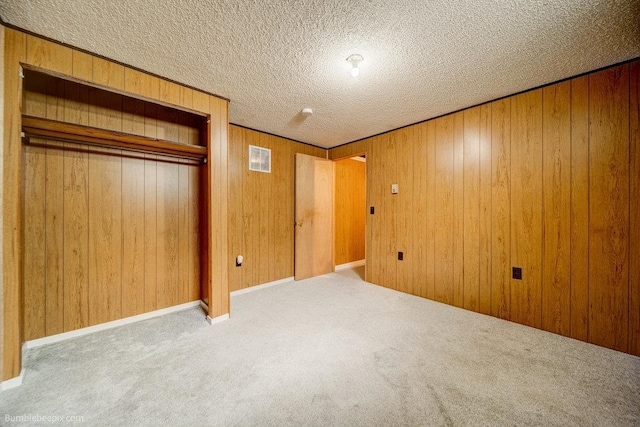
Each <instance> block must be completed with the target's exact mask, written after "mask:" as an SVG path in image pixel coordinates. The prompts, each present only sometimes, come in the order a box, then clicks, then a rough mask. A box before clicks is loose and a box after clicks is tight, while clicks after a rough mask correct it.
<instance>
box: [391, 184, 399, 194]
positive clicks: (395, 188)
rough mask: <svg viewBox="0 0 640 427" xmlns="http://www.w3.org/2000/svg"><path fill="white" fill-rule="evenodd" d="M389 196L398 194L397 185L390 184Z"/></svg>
mask: <svg viewBox="0 0 640 427" xmlns="http://www.w3.org/2000/svg"><path fill="white" fill-rule="evenodd" d="M391 194H398V184H391Z"/></svg>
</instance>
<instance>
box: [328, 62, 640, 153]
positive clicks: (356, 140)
mask: <svg viewBox="0 0 640 427" xmlns="http://www.w3.org/2000/svg"><path fill="white" fill-rule="evenodd" d="M638 60H640V56H638V57H635V58H631V59H627V60H626V61H622V62H617V63H615V64H611V65H606V66H604V67H600V68H596V69H595V70H591V71H586V72H584V73H580V74H576V75H575V76H571V77H567V78H564V79H560V80H556V81H553V82H549V83H545V84H542V85H540V86H535V87H532V88H530V89H525V90H521V91H520V92H515V93H512V94H510V95H505V96H501V97H499V98H495V99H490V100H489V101H484V102H481V103H479V104H474V105H470V106H468V107H464V108H460V109H458V110H454V111H450V112H448V113H444V114H440V115H439V116H433V117H429V118H428V119H424V120H420V121H419V122H415V123H410V124H408V125H404V126H400V127H397V128H393V129H389V130H386V131H384V132H380V133H376V134H374V135H370V136H365V137H363V138H358V139H354V140H353V141H349V142H345V143H343V144H340V145H336V146H335V147H331V148H327V150H333V149H334V148H338V147H343V146H345V145H349V144H354V143H356V142H360V141H364V140H366V139H369V138H375V137H376V136H380V135H385V134H387V133H391V132H395V131H397V130H400V129H404V128H408V127H411V126H415V125H419V124H421V123H425V122H428V121H429V120H435V119H439V118H440V117H445V116H448V115H449V114H455V113H459V112H460V111H464V110H468V109H470V108H475V107H479V106H481V105H485V104H489V103H491V102H495V101H500V100H501V99H505V98H509V97H512V96H516V95H520V94H523V93H526V92H530V91H532V90H537V89H543V88H545V87H548V86H551V85H555V84H558V83H562V82H566V81H567V80H571V79H577V78H578V77H583V76H586V75H589V74H593V73H597V72H600V71H604V70H608V69H609V68H614V67H618V66H620V65H625V64H630V63H632V62H634V61H638Z"/></svg>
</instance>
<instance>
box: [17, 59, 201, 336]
mask: <svg viewBox="0 0 640 427" xmlns="http://www.w3.org/2000/svg"><path fill="white" fill-rule="evenodd" d="M23 93H24V106H23V111H24V113H25V114H27V115H30V116H36V117H42V118H48V119H53V120H60V121H64V122H68V123H74V124H80V125H85V126H92V127H96V128H101V129H108V130H114V131H119V132H126V133H131V134H137V135H143V136H147V137H152V138H162V139H167V140H170V141H175V142H180V143H185V144H198V143H199V142H200V137H201V135H200V132H201V129H202V126H201V122H204V120H206V119H205V118H204V117H196V116H194V115H193V114H189V113H185V112H181V111H178V110H175V109H170V108H167V107H161V106H160V107H159V106H157V105H155V104H152V103H149V102H145V101H141V100H137V99H133V98H129V97H125V96H123V95H120V94H114V93H110V92H107V91H104V90H100V89H96V88H89V87H87V86H83V85H80V84H78V83H74V82H70V81H65V80H62V79H59V78H55V77H51V76H47V75H44V74H41V73H35V72H29V71H26V72H25V79H24V85H23ZM40 143H41V144H42V145H38V141H37V140H32V144H30V145H27V146H25V187H24V198H25V200H24V220H23V224H24V339H25V340H31V339H36V338H41V337H44V336H49V335H53V334H58V333H61V332H67V331H70V330H74V329H78V328H83V327H86V326H92V325H95V324H99V323H103V322H107V321H111V320H116V319H120V318H123V317H128V316H133V315H136V314H141V313H145V312H149V311H153V310H157V309H160V308H165V307H170V306H174V305H177V304H181V303H185V302H189V301H196V300H198V299H199V298H200V253H201V251H200V236H199V231H200V218H199V216H200V209H199V206H200V199H201V188H200V187H201V185H200V184H201V175H202V174H201V171H203V168H201V167H200V166H199V165H197V164H194V163H193V162H186V161H182V162H179V161H176V160H172V159H168V158H166V159H165V158H158V157H157V156H155V155H144V154H136V153H131V152H127V151H124V152H123V151H122V150H107V149H95V148H88V147H86V146H78V145H74V144H63V143H56V142H51V141H40Z"/></svg>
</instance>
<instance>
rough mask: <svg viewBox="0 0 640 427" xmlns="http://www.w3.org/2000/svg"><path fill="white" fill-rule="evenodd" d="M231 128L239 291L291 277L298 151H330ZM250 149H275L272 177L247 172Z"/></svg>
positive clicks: (232, 236)
mask: <svg viewBox="0 0 640 427" xmlns="http://www.w3.org/2000/svg"><path fill="white" fill-rule="evenodd" d="M229 129H230V132H229V201H230V204H229V266H230V267H229V289H230V291H236V290H240V289H244V288H248V287H250V286H255V285H259V284H263V283H268V282H272V281H275V280H280V279H284V278H287V277H292V276H293V261H294V252H293V250H294V247H293V222H294V210H293V208H294V183H295V162H294V160H295V153H302V154H309V155H312V156H318V157H323V158H324V157H325V156H326V150H323V149H321V148H317V147H313V146H310V145H305V144H300V143H297V142H294V141H291V140H288V139H284V138H279V137H276V136H272V135H268V134H265V133H261V132H256V131H253V130H249V129H245V128H242V127H239V126H233V125H232V126H229ZM249 145H255V146H259V147H264V148H269V149H271V173H262V172H253V171H250V170H249V159H248V154H249ZM238 255H242V256H243V257H244V262H243V264H242V267H236V266H235V258H236V256H238Z"/></svg>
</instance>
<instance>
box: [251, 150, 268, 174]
mask: <svg viewBox="0 0 640 427" xmlns="http://www.w3.org/2000/svg"><path fill="white" fill-rule="evenodd" d="M249 170H252V171H256V172H265V173H271V150H270V149H268V148H262V147H256V146H255V145H250V146H249Z"/></svg>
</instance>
